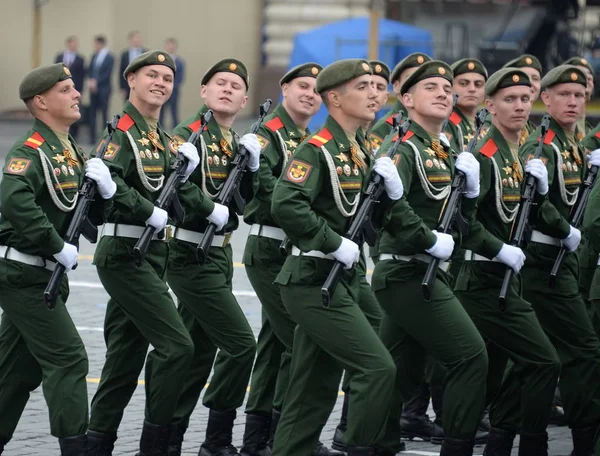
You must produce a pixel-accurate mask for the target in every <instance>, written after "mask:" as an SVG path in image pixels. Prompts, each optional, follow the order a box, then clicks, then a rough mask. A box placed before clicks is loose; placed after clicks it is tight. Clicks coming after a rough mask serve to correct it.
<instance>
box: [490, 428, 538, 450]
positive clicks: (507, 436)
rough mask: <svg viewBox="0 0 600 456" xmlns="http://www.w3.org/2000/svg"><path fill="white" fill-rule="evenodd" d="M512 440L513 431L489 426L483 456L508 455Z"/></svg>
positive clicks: (513, 438) (513, 437)
mask: <svg viewBox="0 0 600 456" xmlns="http://www.w3.org/2000/svg"><path fill="white" fill-rule="evenodd" d="M514 440H515V433H514V432H510V431H505V430H504V429H496V428H494V427H493V428H490V433H489V437H488V441H487V445H486V446H485V449H484V450H483V456H510V452H511V451H512V447H513V442H514ZM531 456H534V455H531Z"/></svg>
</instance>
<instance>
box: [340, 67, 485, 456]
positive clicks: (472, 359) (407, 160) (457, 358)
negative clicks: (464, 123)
mask: <svg viewBox="0 0 600 456" xmlns="http://www.w3.org/2000/svg"><path fill="white" fill-rule="evenodd" d="M452 79H453V78H452V70H451V68H450V67H449V66H448V65H447V64H445V63H444V62H440V61H431V62H428V63H425V64H423V65H421V67H419V68H418V69H417V71H415V72H414V73H413V74H412V75H411V76H410V77H409V78H408V79H407V80H406V81H405V82H404V85H403V86H402V89H401V93H402V103H403V105H404V106H406V108H407V110H408V115H409V117H410V118H411V120H412V124H411V127H410V130H409V132H408V134H407V135H406V136H405V137H404V139H403V144H402V145H401V146H400V152H399V154H398V155H397V156H396V160H395V161H396V163H397V166H398V169H399V172H400V176H401V177H402V182H403V183H404V185H405V188H406V192H405V195H404V198H402V199H400V200H398V201H395V202H393V203H392V204H391V205H390V206H389V207H388V208H387V209H386V211H385V217H384V219H383V232H382V235H381V242H380V251H381V252H382V253H381V254H380V255H379V261H378V262H377V265H376V266H375V271H374V273H373V280H372V284H373V290H374V291H375V296H376V297H377V300H378V301H379V303H380V304H381V306H382V308H383V310H384V317H383V320H382V322H381V331H380V336H381V339H382V340H383V342H384V343H385V345H386V346H387V347H388V349H389V350H390V352H391V354H392V357H393V358H394V361H395V364H396V367H397V369H398V372H397V375H396V387H395V390H394V395H393V396H392V399H391V400H390V401H389V405H390V415H389V419H388V421H387V425H386V430H385V439H384V442H383V444H384V447H385V449H386V450H387V451H388V452H389V453H390V454H395V453H396V451H397V449H398V445H399V442H400V428H399V421H398V418H399V416H398V415H399V412H400V410H399V405H400V403H401V401H402V398H406V399H408V397H410V395H411V394H412V393H413V392H414V390H415V388H416V386H417V385H418V384H419V382H420V381H421V379H422V378H423V369H424V364H425V355H426V354H429V355H431V356H432V357H434V358H435V359H436V360H437V361H439V362H441V363H442V364H444V366H445V367H446V368H447V374H446V379H445V388H444V394H445V397H444V402H445V403H444V409H443V415H444V420H443V421H444V431H445V438H444V441H443V443H442V450H441V454H442V455H445V456H450V455H461V456H462V455H471V454H472V452H473V444H474V440H473V439H474V436H475V432H476V430H477V427H478V425H479V420H480V418H481V415H482V412H483V405H484V399H485V398H484V396H485V382H486V374H487V354H486V349H485V344H484V342H483V340H482V338H481V336H480V335H479V332H478V331H477V328H476V327H475V325H474V324H473V322H472V321H471V319H470V318H469V316H468V314H467V313H466V312H465V310H464V308H463V307H462V305H461V303H460V302H459V300H458V299H457V298H456V296H454V294H453V292H452V289H451V287H450V281H451V277H450V276H449V275H448V274H447V273H446V272H445V271H446V270H447V267H448V263H447V262H446V260H447V259H448V258H450V255H451V254H452V250H453V248H454V241H453V239H452V236H451V235H450V234H445V233H438V232H437V231H436V230H435V226H436V225H437V223H438V218H439V215H440V212H441V211H442V210H443V207H444V201H445V200H446V197H447V196H448V194H449V192H450V182H451V179H452V175H453V173H454V172H455V171H454V170H455V168H456V169H460V170H462V171H463V172H464V173H465V174H466V179H467V184H466V195H465V198H463V203H462V209H463V212H464V213H465V214H469V213H472V212H473V211H474V210H475V207H476V201H477V196H478V195H479V163H478V162H477V160H476V159H475V158H474V157H473V155H472V154H460V155H459V156H458V158H457V159H456V160H455V159H454V156H453V153H452V150H451V149H450V148H449V147H448V146H447V145H446V144H444V143H441V142H440V140H439V135H440V133H441V132H442V130H441V129H442V125H443V123H444V121H445V119H446V118H448V116H449V114H450V112H451V110H452ZM396 140H398V139H397V138H393V139H390V140H389V141H387V142H386V143H385V144H384V145H383V146H382V147H381V149H380V151H379V154H384V153H385V152H386V151H387V149H388V148H389V147H392V145H393V143H394V142H395V141H396ZM433 257H436V258H439V259H440V260H442V261H441V263H440V269H439V271H438V273H437V280H436V283H435V288H434V290H433V293H432V298H431V301H430V302H424V299H423V293H422V291H421V281H422V278H423V274H424V272H425V270H426V268H427V263H429V262H430V261H431V260H432V258H433ZM350 412H352V408H350Z"/></svg>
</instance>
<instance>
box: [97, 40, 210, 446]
mask: <svg viewBox="0 0 600 456" xmlns="http://www.w3.org/2000/svg"><path fill="white" fill-rule="evenodd" d="M175 71H176V68H175V63H174V62H173V59H172V58H171V57H170V56H169V54H167V53H164V52H161V51H149V52H146V53H143V54H141V55H139V56H138V57H136V58H135V59H133V60H132V61H131V62H130V63H129V65H128V66H127V68H126V69H125V72H124V73H123V77H124V78H125V79H126V80H127V83H128V85H129V87H130V89H131V91H130V94H129V101H127V102H126V103H125V107H124V109H123V113H122V115H121V120H120V121H119V124H118V126H117V129H116V131H115V133H114V136H113V138H112V141H111V142H110V143H109V144H108V150H107V152H106V154H105V155H104V161H105V163H106V164H107V165H108V167H109V169H110V170H111V174H112V177H113V180H114V181H115V182H116V184H117V192H116V194H115V196H114V200H113V201H114V204H113V207H111V208H110V210H109V211H106V212H105V215H104V218H105V222H104V227H103V230H102V233H101V238H100V241H99V243H98V246H97V248H96V254H95V256H94V264H95V265H96V269H97V271H98V276H99V277H100V281H101V282H102V285H104V288H105V289H106V291H107V293H108V294H109V295H110V300H109V301H108V305H107V308H106V317H105V320H104V338H105V342H106V348H107V352H106V361H105V363H104V367H103V369H102V376H101V380H100V384H99V386H98V390H97V391H96V394H95V395H94V398H93V399H92V413H91V419H90V431H89V433H88V445H89V448H90V450H91V451H90V452H92V451H93V453H92V454H94V455H100V456H106V455H110V454H111V452H112V449H113V446H114V442H115V440H116V438H117V429H118V427H119V424H120V422H121V419H122V417H123V411H124V410H125V407H126V406H127V404H128V403H129V400H130V399H131V396H132V394H133V392H134V391H135V389H136V387H137V385H138V378H139V374H140V372H141V370H142V367H143V366H144V361H146V398H147V399H146V412H145V420H144V425H143V430H142V436H141V440H140V453H139V454H140V456H163V455H165V454H166V452H167V445H168V437H169V424H170V423H171V419H172V417H173V413H174V412H175V406H176V403H177V398H178V396H179V393H180V391H181V389H182V387H183V384H184V379H185V377H186V376H187V368H188V365H189V363H190V361H191V359H192V355H193V351H194V346H193V343H192V340H191V338H190V335H189V334H188V332H187V330H186V328H185V326H184V325H183V322H182V321H181V318H180V317H179V315H178V314H177V310H176V308H175V306H174V304H173V299H172V298H171V295H170V294H169V289H168V287H167V284H166V283H165V282H164V277H165V272H166V266H167V258H168V254H169V246H168V244H167V242H164V241H166V240H167V239H169V233H170V232H171V229H170V228H171V227H170V226H166V223H167V218H168V215H167V212H166V211H164V210H162V209H160V208H158V207H156V206H154V201H155V200H156V197H157V196H158V195H159V192H160V190H161V188H162V185H163V183H164V180H165V179H166V178H167V177H168V174H169V171H170V169H171V162H173V161H174V159H175V154H173V153H170V152H169V149H168V148H169V141H168V137H167V135H166V134H165V133H164V131H162V129H161V128H160V127H159V126H158V118H159V114H160V109H161V107H162V105H163V104H164V103H165V102H166V101H167V100H168V98H169V96H170V95H171V91H172V89H173V79H174V74H175ZM102 141H105V139H102V140H101V141H100V143H99V144H98V148H99V147H100V146H101V145H102V144H103V142H102ZM179 152H180V153H181V154H183V155H184V156H185V157H186V158H187V159H188V164H187V166H186V169H185V176H184V177H185V178H186V179H187V177H189V175H190V174H191V172H192V171H193V170H194V168H195V167H196V166H197V164H198V162H199V157H198V153H197V151H196V148H195V146H194V145H193V144H190V143H185V144H182V145H181V147H180V148H179ZM179 196H180V199H181V201H182V203H183V204H184V206H185V208H186V209H187V212H188V214H187V215H188V216H190V215H191V214H194V215H195V214H198V216H204V217H209V219H214V218H215V215H218V213H217V214H215V212H214V211H215V207H214V204H213V203H212V201H210V200H209V199H208V198H205V197H203V195H202V193H201V192H200V191H199V190H198V189H197V187H195V186H194V185H192V184H191V183H189V182H186V183H185V184H184V185H183V186H182V187H181V189H180V191H179ZM144 225H150V226H152V227H154V228H155V229H156V232H157V233H160V232H162V231H163V230H165V231H166V233H167V236H165V237H163V238H162V239H159V237H158V234H157V235H155V237H154V239H153V241H152V242H151V245H150V248H149V250H148V254H147V256H146V258H145V260H144V262H143V263H142V265H141V267H139V268H138V267H136V266H135V263H134V260H133V255H132V252H133V247H134V246H135V244H136V242H137V240H138V238H139V237H140V236H141V234H142V232H143V231H144V228H145V226H144ZM149 344H152V347H153V350H152V351H150V353H148V355H147V356H146V354H147V352H148V345H149Z"/></svg>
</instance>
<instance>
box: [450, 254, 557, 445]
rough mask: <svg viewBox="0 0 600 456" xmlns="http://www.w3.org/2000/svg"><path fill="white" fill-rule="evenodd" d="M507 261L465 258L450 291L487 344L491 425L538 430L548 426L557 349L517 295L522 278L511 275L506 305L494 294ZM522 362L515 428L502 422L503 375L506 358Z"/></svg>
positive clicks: (530, 308) (501, 279) (533, 431)
mask: <svg viewBox="0 0 600 456" xmlns="http://www.w3.org/2000/svg"><path fill="white" fill-rule="evenodd" d="M505 271H506V266H505V265H504V264H502V263H494V262H483V261H466V262H465V263H464V265H463V267H462V270H461V272H460V273H459V275H458V277H457V280H456V285H455V288H454V292H455V294H456V296H457V297H458V298H459V300H460V302H461V303H462V305H463V307H464V308H465V310H466V311H467V313H468V314H469V316H470V317H471V319H472V320H473V322H474V323H475V326H477V329H478V330H479V332H480V333H481V335H482V336H483V337H484V339H485V340H486V342H487V346H488V358H489V369H488V372H489V373H488V388H487V390H488V400H487V401H486V403H490V404H491V405H490V422H491V424H492V426H493V427H495V428H498V429H503V430H506V431H511V432H517V431H518V430H519V429H520V430H521V431H522V432H524V433H527V434H541V433H543V432H544V431H545V430H546V427H547V426H548V419H549V416H550V408H551V405H552V400H553V398H554V389H555V388H556V382H557V380H558V375H559V372H560V360H559V359H558V354H557V353H556V350H555V349H554V347H553V346H552V344H551V343H550V340H549V339H548V337H547V336H546V334H545V333H544V331H543V329H542V327H541V326H540V323H539V321H538V319H537V317H536V314H535V312H534V310H533V307H532V306H531V304H530V303H528V302H527V301H525V300H524V299H523V298H522V297H521V286H520V277H519V276H516V277H513V281H512V284H511V288H510V290H509V294H508V296H507V298H508V299H507V306H506V310H505V311H504V312H502V311H501V310H500V306H499V305H498V296H499V294H500V288H501V287H502V282H503V279H504V273H505ZM508 359H510V360H512V361H513V363H514V364H515V365H517V366H519V367H520V371H521V377H520V379H519V385H520V393H519V392H517V394H519V395H520V397H521V417H522V418H521V422H520V423H519V424H520V426H519V427H517V428H514V427H512V426H511V424H510V423H506V422H504V421H503V415H504V414H503V413H502V410H503V409H502V407H503V404H502V403H500V402H498V401H497V400H496V399H497V397H498V394H502V392H501V387H502V377H503V375H504V371H505V369H506V365H507V360H508Z"/></svg>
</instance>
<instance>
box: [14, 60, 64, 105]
mask: <svg viewBox="0 0 600 456" xmlns="http://www.w3.org/2000/svg"><path fill="white" fill-rule="evenodd" d="M65 79H72V78H71V72H70V71H69V69H68V68H67V67H66V66H65V65H64V63H55V64H54V65H48V66H42V67H38V68H35V69H34V70H31V71H30V72H29V73H27V74H26V75H25V77H24V78H23V80H22V81H21V85H19V98H20V99H21V100H23V101H26V100H29V99H30V98H33V97H35V96H36V95H39V94H40V93H43V92H45V91H46V90H48V89H49V88H51V87H52V86H53V85H54V84H56V83H57V82H59V81H64V80H65Z"/></svg>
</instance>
